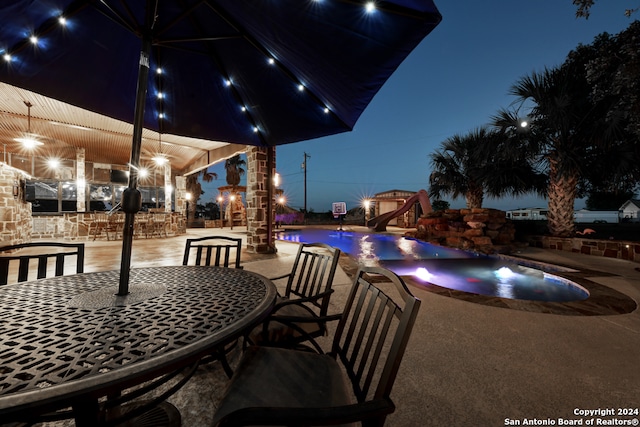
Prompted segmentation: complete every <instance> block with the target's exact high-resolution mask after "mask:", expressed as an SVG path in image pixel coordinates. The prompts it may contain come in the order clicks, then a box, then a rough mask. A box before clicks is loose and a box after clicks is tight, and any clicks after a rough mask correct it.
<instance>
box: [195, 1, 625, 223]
mask: <svg viewBox="0 0 640 427" xmlns="http://www.w3.org/2000/svg"><path fill="white" fill-rule="evenodd" d="M435 2H436V6H437V7H438V9H439V10H440V13H441V14H442V17H443V18H442V22H441V23H440V25H438V27H436V29H435V30H434V31H433V32H432V33H431V34H430V35H429V36H427V37H426V38H425V39H424V40H423V41H422V43H421V44H420V45H419V46H418V47H417V48H416V49H415V50H414V51H413V52H412V53H411V55H410V56H409V57H408V58H407V59H406V60H405V61H404V62H403V63H402V65H401V66H400V67H399V68H398V69H397V71H396V72H395V73H394V74H393V76H391V78H390V79H389V80H388V81H387V83H386V84H385V85H384V86H383V88H382V89H381V90H380V91H379V92H378V94H377V95H376V96H375V98H374V99H373V101H372V102H371V103H370V104H369V106H368V107H367V109H366V110H365V111H364V113H363V114H362V116H361V117H360V119H359V121H358V122H357V123H356V126H355V128H354V130H353V131H352V132H347V133H343V134H340V135H334V136H330V137H324V138H318V139H314V140H310V141H304V142H299V143H295V144H288V145H283V146H278V147H277V149H276V169H277V172H278V173H279V174H280V176H281V181H282V184H281V188H282V189H283V190H284V193H285V196H286V198H287V205H289V206H291V207H294V208H302V207H304V172H303V170H302V168H301V165H302V163H303V161H304V153H307V154H308V155H309V156H311V157H310V158H308V159H307V209H309V210H311V209H313V210H314V211H315V212H324V211H328V210H331V203H332V202H336V201H344V202H346V204H347V209H351V208H353V207H356V206H357V205H358V204H360V203H361V201H362V200H363V199H364V198H366V197H371V196H373V195H374V194H375V193H379V192H383V191H387V190H393V189H399V190H411V191H418V190H420V189H425V190H428V177H429V174H430V172H431V169H430V164H429V160H430V158H429V154H430V153H432V152H433V151H434V150H436V149H438V148H439V147H440V144H441V143H442V141H444V140H445V139H447V138H448V137H450V136H453V135H455V134H466V133H467V132H469V131H471V130H473V129H474V128H476V127H479V126H482V125H485V124H486V123H487V122H489V120H490V117H491V116H492V115H493V114H494V113H495V112H496V111H498V109H500V108H501V107H508V106H509V104H510V103H511V102H512V101H513V100H514V99H513V97H511V96H509V95H508V94H507V92H508V90H509V87H510V86H511V85H512V84H513V83H515V81H516V80H517V79H518V78H520V77H522V76H524V75H527V74H530V73H531V72H533V71H541V70H543V69H544V67H553V66H556V65H559V64H561V63H562V62H563V61H564V59H565V57H566V55H567V54H568V53H569V51H570V50H572V49H573V48H575V47H576V46H577V45H578V44H580V43H583V44H589V43H591V42H592V41H593V38H594V37H595V36H596V35H597V34H599V33H602V32H608V33H611V34H616V33H618V32H620V31H622V30H623V29H625V28H626V27H627V26H628V25H629V24H630V23H631V22H632V19H634V18H637V17H636V16H634V17H633V18H627V17H625V16H624V9H625V8H629V7H631V6H633V4H630V3H631V2H630V0H613V1H612V0H609V1H604V0H600V1H597V2H596V4H595V5H594V7H593V8H592V10H591V17H590V18H589V19H588V20H585V19H583V18H580V19H578V18H576V17H575V10H576V8H575V6H573V4H572V2H571V0H490V1H484V2H480V1H478V0H435ZM243 158H244V157H243ZM211 170H213V171H214V172H216V173H217V174H218V179H217V180H216V181H213V182H212V183H210V184H207V183H205V184H203V189H204V191H205V194H203V195H202V197H201V199H200V203H201V204H204V203H207V202H210V201H213V200H212V199H214V198H215V197H216V196H217V187H219V186H222V185H226V183H225V180H224V177H225V172H224V168H223V167H222V165H221V164H218V165H215V166H213V167H212V168H211ZM446 200H448V201H449V202H450V203H451V207H453V208H460V207H464V206H465V201H464V199H463V198H459V199H456V200H452V199H450V198H447V199H446ZM546 205H547V203H546V201H545V200H544V199H539V198H536V197H532V196H530V197H522V198H518V199H513V198H505V199H485V202H484V206H485V207H492V208H497V209H503V210H508V209H515V208H519V207H533V206H538V207H545V206H546ZM582 207H584V202H583V201H582V200H579V201H577V202H576V208H578V209H579V208H582Z"/></svg>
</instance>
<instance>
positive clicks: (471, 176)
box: [429, 128, 486, 208]
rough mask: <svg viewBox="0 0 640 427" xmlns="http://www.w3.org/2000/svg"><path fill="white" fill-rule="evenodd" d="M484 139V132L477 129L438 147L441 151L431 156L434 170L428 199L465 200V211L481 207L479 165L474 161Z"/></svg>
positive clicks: (481, 186) (480, 166) (482, 190)
mask: <svg viewBox="0 0 640 427" xmlns="http://www.w3.org/2000/svg"><path fill="white" fill-rule="evenodd" d="M484 138H486V129H484V128H480V129H476V130H474V131H473V132H471V133H469V134H468V135H460V134H456V135H454V136H452V137H450V138H447V139H446V140H445V141H444V142H443V143H442V144H441V149H440V150H436V151H435V152H433V153H432V154H431V155H430V157H431V167H432V169H433V172H431V175H430V176H429V197H430V198H436V199H440V198H442V197H443V196H445V195H451V196H452V197H453V198H454V199H456V198H458V197H460V196H464V197H465V199H466V202H467V208H480V207H482V200H483V199H484V186H483V185H482V179H481V172H480V170H481V168H482V165H481V164H480V163H479V162H477V161H476V160H477V157H478V156H477V153H478V151H479V149H480V147H481V141H482V140H483V139H484Z"/></svg>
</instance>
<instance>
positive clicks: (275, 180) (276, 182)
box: [273, 172, 280, 187]
mask: <svg viewBox="0 0 640 427" xmlns="http://www.w3.org/2000/svg"><path fill="white" fill-rule="evenodd" d="M273 185H274V186H276V187H279V186H280V174H279V173H277V172H276V173H275V174H274V175H273Z"/></svg>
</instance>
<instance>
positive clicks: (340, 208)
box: [331, 202, 347, 231]
mask: <svg viewBox="0 0 640 427" xmlns="http://www.w3.org/2000/svg"><path fill="white" fill-rule="evenodd" d="M331 211H332V212H333V219H338V218H340V228H338V231H343V230H342V218H343V217H344V216H345V215H346V214H347V204H346V203H345V202H334V203H332V204H331Z"/></svg>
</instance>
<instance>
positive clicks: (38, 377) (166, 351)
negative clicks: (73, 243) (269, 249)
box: [0, 266, 276, 414]
mask: <svg viewBox="0 0 640 427" xmlns="http://www.w3.org/2000/svg"><path fill="white" fill-rule="evenodd" d="M118 278H119V272H118V271H108V272H99V273H87V274H78V275H74V276H61V277H55V278H50V279H43V280H39V281H35V282H29V283H23V284H17V285H10V286H3V287H1V288H0V414H2V413H10V412H13V411H16V410H20V409H24V408H26V407H29V406H37V405H40V404H42V405H44V404H47V402H49V403H51V402H59V403H60V404H64V403H66V404H69V403H70V402H72V401H73V398H74V397H76V396H81V395H82V396H87V395H92V396H95V397H98V396H101V395H103V394H105V392H111V391H113V390H117V389H118V388H119V387H120V388H122V387H126V386H130V385H131V384H135V383H136V382H140V381H141V380H144V379H148V378H150V377H153V376H154V375H159V374H162V373H164V372H167V371H170V370H172V369H176V368H177V367H179V366H181V365H184V364H185V363H189V362H191V361H193V360H196V359H197V358H198V357H200V356H202V355H203V354H205V353H206V352H208V351H211V349H214V348H216V347H218V346H220V345H222V344H224V343H226V342H228V341H229V340H230V339H233V338H235V337H237V336H239V335H240V334H241V333H242V332H243V331H244V330H245V329H246V328H248V327H250V326H252V325H253V324H255V323H257V322H259V321H260V320H261V319H262V318H263V317H264V316H266V314H267V313H268V311H269V310H270V309H271V307H272V305H273V302H274V299H275V295H276V291H275V287H274V286H273V284H272V283H271V282H270V281H269V280H268V279H266V278H264V277H262V276H260V275H257V274H254V273H251V272H247V271H244V270H237V269H228V268H220V267H194V266H176V267H155V268H141V269H133V270H132V271H131V276H130V285H129V289H130V295H128V296H126V297H116V296H115V295H114V294H115V293H116V292H117V289H118Z"/></svg>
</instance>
